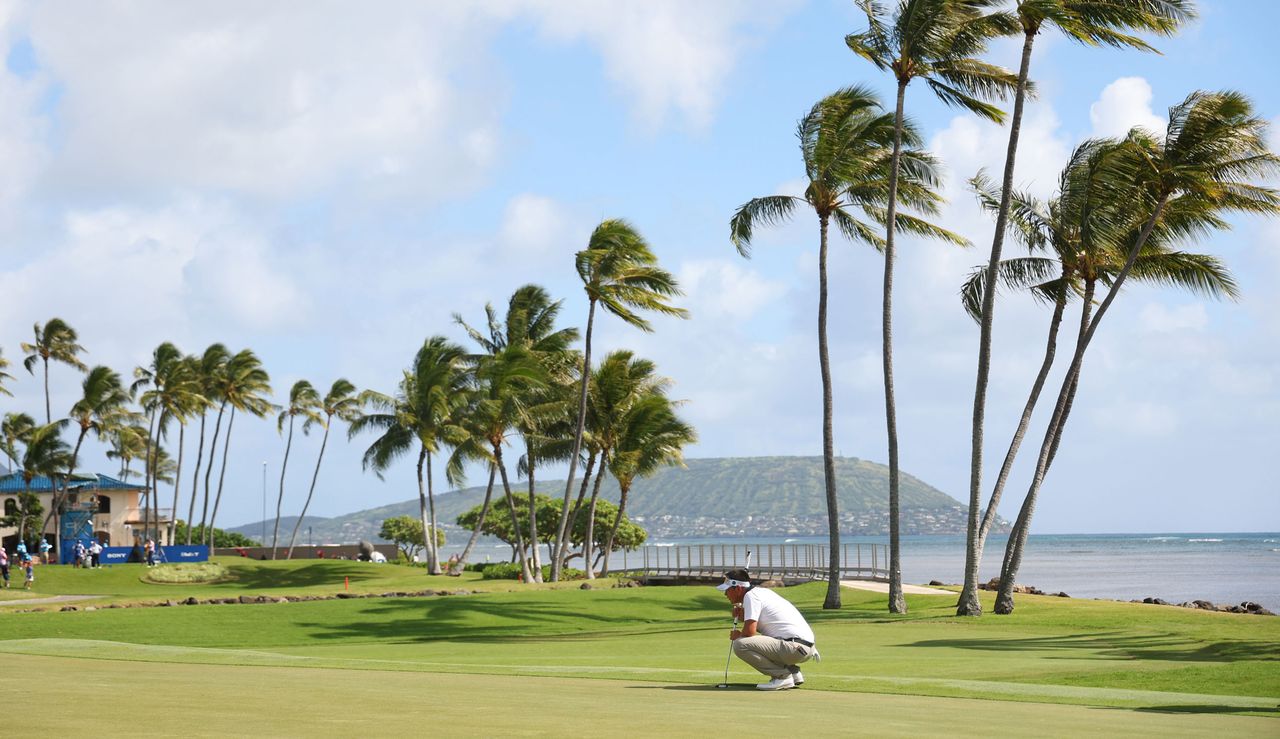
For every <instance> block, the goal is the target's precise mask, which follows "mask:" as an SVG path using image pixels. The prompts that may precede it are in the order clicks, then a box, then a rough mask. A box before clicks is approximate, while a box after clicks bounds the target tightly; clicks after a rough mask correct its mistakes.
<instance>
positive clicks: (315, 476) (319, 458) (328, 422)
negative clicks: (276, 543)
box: [284, 415, 333, 559]
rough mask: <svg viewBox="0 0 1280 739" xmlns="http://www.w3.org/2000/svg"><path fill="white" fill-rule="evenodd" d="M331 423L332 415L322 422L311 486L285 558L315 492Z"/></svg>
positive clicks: (294, 525) (288, 557) (287, 557)
mask: <svg viewBox="0 0 1280 739" xmlns="http://www.w3.org/2000/svg"><path fill="white" fill-rule="evenodd" d="M332 424H333V416H332V415H329V416H328V417H327V418H325V422H324V436H323V437H322V438H321V439H320V454H319V455H317V456H316V469H315V471H314V472H312V473H311V487H310V488H309V489H308V490H307V500H306V502H305V503H303V504H302V514H301V515H299V516H298V520H297V522H296V523H294V524H293V534H291V535H290V536H289V552H288V554H286V555H285V557H284V558H285V559H293V544H294V542H296V541H297V540H298V531H299V529H301V528H302V521H303V520H304V519H306V517H307V508H308V507H309V506H310V505H311V496H312V495H315V492H316V480H317V479H319V478H320V463H321V462H323V461H324V448H325V446H326V445H327V444H328V443H329V427H330V426H331V425H332Z"/></svg>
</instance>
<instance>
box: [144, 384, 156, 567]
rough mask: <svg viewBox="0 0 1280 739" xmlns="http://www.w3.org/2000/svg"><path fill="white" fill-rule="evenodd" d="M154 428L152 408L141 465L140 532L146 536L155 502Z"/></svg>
mask: <svg viewBox="0 0 1280 739" xmlns="http://www.w3.org/2000/svg"><path fill="white" fill-rule="evenodd" d="M155 426H156V408H155V407H153V408H152V409H151V416H150V417H149V418H148V419H147V452H146V457H145V458H144V463H143V465H142V484H143V486H144V487H145V488H146V490H147V501H146V504H145V505H144V507H143V511H142V531H143V533H144V534H145V535H147V536H150V535H151V534H150V531H151V528H152V526H153V525H154V522H153V521H152V520H151V509H152V507H153V506H154V502H155V501H154V499H155V490H154V488H153V486H152V484H151V477H152V475H151V473H152V470H151V468H152V464H151V459H152V457H153V456H154V454H153V453H152V444H153V443H154V442H152V440H151V437H152V436H153V435H155ZM156 538H159V537H156ZM156 543H157V544H159V542H156Z"/></svg>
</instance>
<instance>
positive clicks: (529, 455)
mask: <svg viewBox="0 0 1280 739" xmlns="http://www.w3.org/2000/svg"><path fill="white" fill-rule="evenodd" d="M524 450H525V452H524V453H525V459H526V460H528V462H529V551H530V562H529V567H530V569H532V570H533V581H534V582H542V556H541V554H540V553H539V552H538V504H537V502H536V501H535V500H534V493H533V488H534V484H533V468H534V461H533V444H531V443H529V440H528V439H527V438H526V439H525V442H524ZM554 578H555V576H554V575H552V579H553V580H554Z"/></svg>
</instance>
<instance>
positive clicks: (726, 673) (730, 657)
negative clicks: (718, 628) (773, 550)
mask: <svg viewBox="0 0 1280 739" xmlns="http://www.w3.org/2000/svg"><path fill="white" fill-rule="evenodd" d="M750 567H751V550H750V549H748V550H747V566H746V567H745V568H744V569H749V568H750ZM733 630H734V631H737V630H738V612H737V610H734V612H733ZM732 660H733V642H729V654H727V655H725V658H724V682H722V683H720V684H719V685H717V686H716V687H717V688H727V687H729V662H731V661H732Z"/></svg>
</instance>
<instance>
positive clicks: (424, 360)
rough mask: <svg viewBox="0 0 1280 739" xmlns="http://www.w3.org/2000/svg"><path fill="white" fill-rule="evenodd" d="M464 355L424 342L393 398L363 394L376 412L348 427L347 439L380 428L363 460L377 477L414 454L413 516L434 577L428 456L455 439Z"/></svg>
mask: <svg viewBox="0 0 1280 739" xmlns="http://www.w3.org/2000/svg"><path fill="white" fill-rule="evenodd" d="M465 356H466V353H465V351H464V350H463V349H462V347H460V346H458V345H456V344H453V343H451V342H449V340H448V339H446V338H444V337H443V336H433V337H431V338H429V339H427V340H426V341H425V342H424V343H423V344H422V348H421V349H419V350H418V353H417V355H416V356H415V357H414V360H413V367H412V368H411V369H410V370H407V371H406V372H405V373H404V377H403V379H402V380H401V381H400V389H399V392H398V393H397V395H396V396H395V397H391V396H388V395H384V394H382V393H377V392H373V391H366V392H364V393H362V394H361V401H362V405H368V406H371V407H373V408H374V409H375V411H378V412H375V413H370V414H365V415H362V416H361V417H359V418H357V419H356V420H355V422H353V423H352V424H351V432H350V433H351V434H352V435H355V434H357V433H359V432H361V431H363V430H365V429H381V430H382V432H383V433H382V435H381V436H380V437H378V438H377V439H375V440H374V442H373V443H372V444H370V445H369V448H368V449H367V450H366V451H365V454H364V460H363V464H364V468H365V469H369V468H372V469H373V470H374V471H375V472H376V473H377V474H378V476H379V477H381V476H382V473H383V472H384V471H385V470H386V469H387V468H388V467H390V466H391V463H392V462H393V461H395V460H396V459H398V458H399V457H401V456H402V455H404V454H406V453H408V452H410V451H415V450H416V451H417V453H418V465H417V474H418V512H419V516H420V518H421V519H422V530H423V532H424V538H425V543H426V553H427V570H428V571H429V572H430V573H431V574H433V575H438V574H440V558H439V555H438V552H437V549H436V541H435V539H436V533H435V532H436V531H437V530H438V529H437V527H436V508H435V506H436V503H435V489H434V486H433V480H432V477H433V476H432V474H431V458H432V456H433V455H434V454H435V453H437V452H438V451H440V448H441V447H442V446H444V445H445V444H447V443H448V440H449V439H450V438H452V437H455V436H457V433H456V432H455V431H454V429H453V428H452V426H451V423H450V422H451V421H452V420H453V418H454V414H453V410H454V409H455V408H456V407H457V406H458V405H459V404H461V403H462V401H463V400H465V398H466V396H465V393H464V392H463V391H464V389H465V387H466V384H467V381H468V378H467V373H466V369H465V367H464V366H463V359H464V358H465ZM424 467H425V485H424V482H423V480H424V474H423V473H424Z"/></svg>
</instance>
